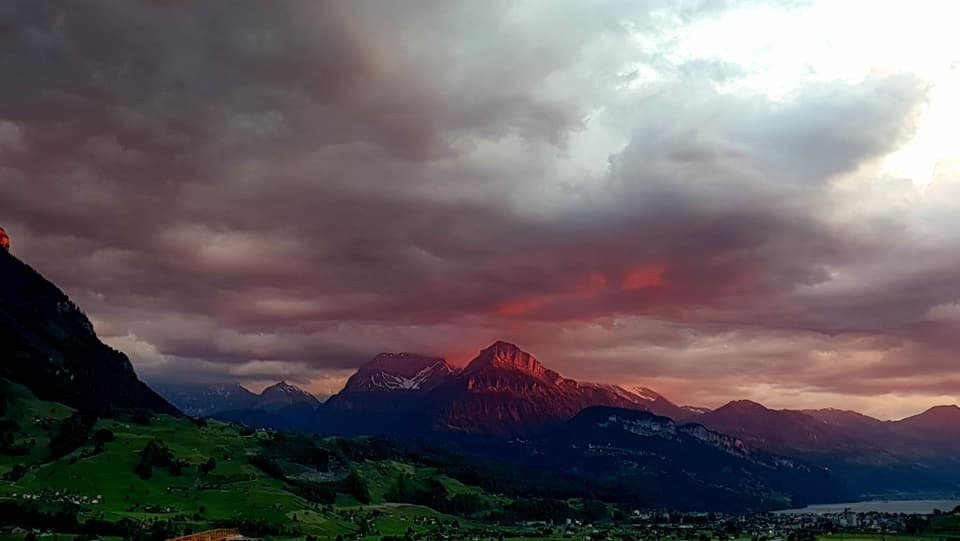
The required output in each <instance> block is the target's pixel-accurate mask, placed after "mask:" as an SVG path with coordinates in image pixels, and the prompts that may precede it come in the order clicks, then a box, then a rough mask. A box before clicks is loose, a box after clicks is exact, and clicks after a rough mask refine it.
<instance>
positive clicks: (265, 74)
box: [0, 1, 960, 396]
mask: <svg viewBox="0 0 960 541" xmlns="http://www.w3.org/2000/svg"><path fill="white" fill-rule="evenodd" d="M650 7H651V11H650V12H648V11H644V10H640V9H638V8H637V7H636V6H629V5H625V4H619V3H616V2H612V3H611V4H610V5H605V6H604V9H609V10H619V11H615V12H612V13H614V14H613V15H605V14H603V13H600V12H602V11H603V10H590V9H585V8H584V7H583V6H577V5H576V4H566V3H563V4H558V5H557V6H556V7H555V9H553V10H549V12H548V13H546V14H544V13H542V12H538V11H535V10H532V9H526V7H524V6H519V5H515V4H513V3H496V2H494V3H489V4H484V5H482V6H481V5H479V4H476V3H474V2H444V3H432V2H413V3H409V2H403V3H394V2H386V3H368V2H356V3H353V2H351V3H343V2H333V3H327V2H312V1H311V2H307V1H304V2H272V3H261V2H246V1H243V2H205V3H194V2H174V3H163V2H119V1H117V2H110V1H99V2H92V3H85V4H83V5H82V6H81V5H80V4H72V3H59V2H36V1H24V2H12V3H8V4H6V5H4V6H3V8H2V10H0V32H2V33H3V35H4V36H5V41H6V43H7V46H6V47H4V48H3V49H2V51H0V68H2V70H3V73H4V75H3V83H4V84H3V85H0V119H2V120H0V159H2V164H0V191H2V194H3V197H2V199H0V220H2V222H3V225H4V226H6V227H7V229H8V230H9V231H10V232H11V234H12V235H13V236H14V243H15V247H16V252H17V253H18V254H19V255H20V256H21V257H22V258H24V259H25V260H27V261H28V262H30V263H31V264H33V265H35V266H36V267H38V268H39V269H40V270H41V271H42V272H44V273H45V274H47V275H49V276H50V277H51V278H53V279H54V280H55V281H56V282H57V283H59V284H61V285H63V286H64V287H65V288H66V289H67V290H68V291H69V292H70V294H71V295H72V296H74V297H76V298H77V300H78V301H79V302H80V304H81V305H82V306H84V307H85V308H86V309H87V310H88V311H89V312H90V313H91V314H92V316H93V317H94V319H95V322H96V324H97V328H98V331H99V332H100V333H101V334H102V335H104V336H107V337H110V340H111V341H112V343H114V344H116V345H118V347H122V348H124V349H126V350H127V351H128V352H129V353H130V354H131V357H132V358H133V359H134V361H135V362H136V363H137V366H138V369H139V370H140V371H141V373H144V374H146V375H148V376H149V377H152V378H170V377H177V378H182V377H192V378H197V379H223V378H232V379H238V380H250V379H271V378H279V377H285V378H287V379H290V380H294V381H302V382H308V381H311V380H315V379H318V378H322V377H324V375H325V374H329V373H330V372H329V371H331V370H333V371H339V370H347V369H350V368H352V367H355V366H357V365H358V364H359V363H360V362H363V361H364V360H365V359H366V358H367V357H369V356H370V355H372V354H374V353H376V352H378V351H381V350H413V351H423V352H429V353H441V354H447V355H450V356H451V357H453V358H455V359H456V360H460V361H462V360H465V359H466V358H468V357H469V355H471V354H472V352H474V351H475V350H476V349H478V348H479V347H481V346H483V345H484V344H485V342H487V341H489V340H493V339H496V338H506V339H512V340H516V341H518V342H519V343H521V344H522V345H525V346H529V347H531V348H532V349H534V351H535V352H536V353H540V354H541V355H542V356H544V357H545V359H546V360H547V361H548V362H549V363H550V364H553V365H556V366H558V367H559V368H561V369H564V370H565V371H567V372H569V373H571V374H573V375H581V376H587V377H593V378H595V379H612V378H614V379H619V380H628V379H631V374H635V375H636V376H635V377H634V378H633V379H637V380H639V379H642V378H643V377H652V378H657V377H673V378H684V377H689V378H693V379H694V380H696V378H698V377H700V376H698V374H709V373H711V370H712V369H708V368H706V367H709V366H716V367H726V368H725V369H726V370H728V371H730V370H733V371H737V370H740V369H751V370H753V373H755V375H756V381H758V382H760V383H765V382H771V381H776V380H777V379H778V378H785V377H787V376H789V375H791V374H792V375H793V376H796V377H797V378H798V380H797V381H798V382H799V383H798V385H800V386H803V385H809V386H811V387H814V388H817V389H821V390H824V391H840V392H843V391H845V390H846V391H849V392H851V393H857V392H865V391H864V389H874V388H876V389H880V388H882V387H883V385H884V382H887V383H890V382H891V381H893V380H894V379H896V378H899V377H901V376H903V375H904V374H905V373H906V371H907V370H908V369H910V368H911V367H917V366H921V365H922V366H923V367H924V368H923V371H924V373H925V374H933V373H936V371H937V370H939V369H942V367H944V366H946V365H945V364H943V363H945V362H947V361H946V359H947V357H946V356H944V355H939V354H938V355H927V356H925V357H924V360H922V361H916V363H919V364H916V363H915V362H914V361H912V360H909V359H912V355H913V354H914V353H916V352H924V351H930V350H937V351H939V348H940V347H941V346H946V345H947V344H950V343H951V340H950V338H949V332H946V331H945V330H944V329H945V327H944V325H945V324H944V323H942V322H941V323H936V324H935V323H929V324H924V323H923V322H925V321H926V320H927V319H928V316H929V311H930V310H931V309H933V308H934V307H936V306H939V305H942V304H944V303H949V302H950V300H951V299H956V298H957V297H958V296H960V280H958V279H957V278H956V277H955V276H954V275H953V274H952V273H951V272H949V271H950V269H951V268H952V267H951V265H949V264H948V263H949V262H947V261H944V260H935V259H933V258H931V257H930V256H931V254H932V253H934V252H933V251H932V250H934V249H936V248H937V247H918V248H916V250H918V252H919V253H918V254H915V255H917V257H916V258H914V260H913V261H911V262H909V264H908V263H900V264H896V265H895V268H893V267H891V268H890V269H888V270H887V271H883V272H876V273H873V272H868V271H867V270H866V264H865V263H864V262H876V261H881V260H888V259H889V258H890V257H891V256H890V254H891V253H892V252H896V253H906V252H903V251H901V245H906V244H907V243H908V240H909V232H905V231H904V229H903V226H902V225H901V224H898V223H890V224H886V227H889V231H890V234H889V235H887V234H884V235H883V236H882V237H878V235H876V234H875V233H876V232H877V231H880V226H879V225H877V226H873V225H869V224H868V223H867V222H866V221H858V222H855V223H845V222H844V221H843V220H840V219H838V218H837V216H838V214H839V215H841V216H842V207H843V205H844V204H846V199H844V198H843V197H842V196H840V195H837V193H836V192H835V190H834V189H833V187H832V184H831V182H832V179H835V178H836V177H838V176H842V175H845V174H849V173H852V172H854V171H856V170H857V169H858V168H860V167H861V166H863V165H864V164H868V163H870V162H871V161H872V160H876V159H877V158H878V157H880V156H883V155H884V154H886V153H888V152H889V151H891V150H892V149H895V148H896V147H897V146H898V145H900V144H901V143H902V142H903V141H904V140H905V138H906V137H908V136H909V135H910V131H911V129H912V119H913V114H914V111H915V109H916V107H917V106H918V105H919V104H921V103H922V102H923V100H924V96H925V92H926V86H925V83H923V82H922V81H920V80H918V79H917V78H915V77H912V76H910V75H887V76H881V75H876V76H871V77H868V78H867V79H866V80H864V81H863V82H860V83H857V84H847V83H840V82H836V83H819V84H811V85H806V86H804V87H803V88H801V89H799V91H798V92H797V93H796V95H793V96H791V97H790V99H785V100H779V101H774V100H771V99H769V98H766V97H763V96H759V95H752V94H731V93H726V92H720V91H719V90H718V89H717V87H716V84H717V83H718V82H725V81H730V80H735V79H737V78H739V77H742V76H743V74H744V73H745V71H744V70H742V69H740V68H739V67H738V66H736V65H731V64H728V63H727V64H725V63H722V62H719V61H703V62H686V63H683V64H682V65H679V66H670V65H667V64H664V63H665V62H666V60H664V59H663V58H662V55H660V56H658V55H657V54H653V53H651V54H648V55H647V58H650V59H653V60H652V62H654V64H655V65H661V66H663V69H664V70H665V71H664V73H666V74H667V75H665V76H664V77H663V78H661V79H660V80H658V81H655V82H653V83H650V84H648V85H646V86H645V87H644V88H643V91H642V92H639V93H637V94H636V95H631V96H629V97H623V96H621V95H619V94H617V95H611V94H609V93H608V91H607V90H603V89H602V88H600V87H601V86H602V84H606V83H610V84H621V82H622V81H623V80H624V74H623V73H622V71H621V67H620V65H619V64H618V62H620V60H622V59H621V58H619V57H617V55H618V54H623V53H619V52H618V49H619V47H617V46H614V45H610V43H616V42H617V40H621V39H627V38H628V37H629V34H630V33H631V32H640V33H644V34H645V35H652V36H657V35H659V34H660V33H662V31H661V29H660V28H659V27H658V26H657V25H658V24H661V23H662V21H663V20H664V19H663V12H664V8H666V11H667V12H670V13H672V14H673V15H672V18H671V19H670V20H671V21H681V22H687V21H690V20H695V19H697V18H698V17H707V16H711V15H712V14H714V13H717V12H718V11H722V10H723V9H724V5H723V4H721V3H703V4H702V5H697V6H694V7H693V8H689V6H688V8H689V9H687V8H685V9H674V7H673V6H671V4H669V3H666V4H664V5H663V6H660V5H658V6H650ZM654 7H656V8H657V9H658V10H660V11H658V13H659V14H658V15H656V16H654V15H651V12H652V11H653V8H654ZM671 10H672V11H671ZM605 44H606V45H605ZM633 78H635V77H634V76H630V77H628V79H633ZM601 102H604V103H603V104H604V107H605V108H606V111H607V113H608V114H610V115H612V116H613V117H614V118H616V119H617V122H618V123H619V125H620V126H619V127H620V128H622V130H623V131H624V132H625V133H627V134H628V138H629V140H628V142H627V144H626V145H625V147H618V148H609V149H606V153H607V155H609V156H610V166H609V168H607V169H606V170H604V171H602V172H600V173H590V172H571V171H575V170H574V169H573V168H571V169H569V170H567V169H564V168H563V167H562V166H561V165H558V164H562V163H564V160H566V159H568V158H570V155H571V154H572V153H574V150H575V149H573V148H571V145H572V143H571V140H572V139H573V138H575V137H578V136H579V135H580V134H582V133H583V132H584V131H585V130H586V128H587V126H588V125H589V123H590V122H591V117H592V115H596V114H597V110H598V104H599V103H601ZM844 273H852V274H855V275H856V276H857V277H858V278H863V279H862V280H857V281H856V283H855V284H853V285H851V284H848V283H846V282H843V281H842V278H843V276H846V275H845V274H844ZM838 276H839V277H840V278H838ZM837 284H839V285H837ZM891 286H895V287H891ZM936 325H939V327H937V326H936ZM863 336H866V337H873V338H874V339H878V338H876V337H881V338H883V337H891V339H896V340H900V341H902V342H901V344H906V345H903V346H898V347H895V346H891V347H888V348H886V349H884V351H885V352H886V353H885V355H886V356H887V358H886V360H881V361H876V363H879V364H876V363H874V361H870V362H871V363H874V364H870V366H871V367H872V368H871V370H875V371H874V372H873V373H875V374H877V376H876V378H875V379H876V383H875V385H874V383H870V382H867V383H863V384H858V385H859V386H854V385H849V386H848V385H841V384H838V383H836V382H837V381H840V380H837V379H836V378H834V379H830V378H829V377H824V374H833V372H829V371H824V369H823V367H822V366H821V365H820V364H819V363H818V362H817V361H816V359H812V357H816V351H821V350H824V351H825V350H829V349H831V348H832V349H835V350H837V351H840V352H841V353H840V354H841V355H843V356H845V358H846V359H847V361H846V363H847V366H849V367H850V370H851V373H853V372H854V371H856V370H860V369H862V368H863V367H864V366H866V364H864V363H865V361H862V359H860V357H858V352H862V351H866V352H868V353H870V352H873V351H876V350H877V349H878V347H877V346H876V342H870V343H864V342H863V341H862V340H861V339H860V338H858V337H863ZM761 343H762V347H760V346H759V345H758V344H761ZM907 354H909V355H910V356H909V357H908V356H905V355H907ZM877 367H882V369H879V368H877ZM723 369H724V368H716V370H718V371H719V370H723ZM335 373H340V372H335ZM898 381H899V380H898ZM898 384H899V383H898ZM902 385H903V388H904V389H915V390H918V391H922V392H927V391H929V390H930V389H931V388H932V387H931V386H930V385H929V384H928V383H925V382H923V381H919V380H918V381H917V382H916V385H915V386H911V385H912V384H911V383H910V382H904V383H902ZM934 387H936V386H935V385H934ZM720 394H722V393H720ZM692 396H699V395H692ZM715 396H719V394H718V395H715Z"/></svg>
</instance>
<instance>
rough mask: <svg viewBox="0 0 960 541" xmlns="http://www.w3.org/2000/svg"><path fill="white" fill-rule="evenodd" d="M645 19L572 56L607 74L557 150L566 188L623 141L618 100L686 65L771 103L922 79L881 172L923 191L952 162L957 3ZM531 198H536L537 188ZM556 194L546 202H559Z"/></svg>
mask: <svg viewBox="0 0 960 541" xmlns="http://www.w3.org/2000/svg"><path fill="white" fill-rule="evenodd" d="M654 18H655V19H657V21H658V22H657V26H659V28H658V30H657V31H655V32H652V31H650V29H649V27H645V26H643V25H640V26H637V27H636V28H634V29H631V27H630V25H629V24H628V23H624V26H625V28H627V30H628V34H631V35H630V36H629V37H625V36H623V35H618V36H616V38H615V39H610V36H607V37H606V38H600V39H598V40H597V41H595V42H594V43H593V44H592V45H588V46H587V47H586V48H585V49H584V50H583V51H582V52H583V58H582V62H581V65H580V66H579V67H578V68H574V69H575V70H577V71H580V73H578V75H579V76H583V74H584V73H583V70H584V65H586V66H587V67H588V68H587V69H588V70H589V69H590V68H594V69H595V68H596V67H597V66H598V65H602V66H604V67H605V68H606V67H611V66H610V63H611V62H612V63H613V66H612V68H613V70H614V73H615V74H616V75H617V76H616V77H614V78H610V79H603V82H604V83H605V84H608V85H610V86H609V87H607V88H605V89H603V90H600V89H598V88H596V87H594V88H592V89H590V90H589V98H587V100H586V103H582V105H586V106H587V107H588V108H587V109H586V111H585V112H586V115H587V116H586V118H585V122H584V125H583V127H582V129H580V130H577V131H575V132H574V133H572V134H570V137H569V139H568V140H567V144H566V145H565V148H564V149H563V150H561V151H560V152H559V154H558V156H556V160H557V161H556V163H555V166H556V170H557V171H563V172H565V175H564V176H566V177H567V178H566V179H565V180H564V184H566V185H567V186H576V185H581V186H589V185H591V184H595V183H596V181H597V180H598V179H601V178H602V177H603V176H604V174H605V172H606V171H607V168H608V158H609V157H610V156H611V155H614V154H616V153H618V152H620V151H621V150H622V149H623V148H624V147H625V146H626V144H627V143H628V142H629V139H630V130H631V126H629V125H628V124H629V119H628V117H629V115H628V116H627V117H624V116H623V113H624V111H625V107H627V108H629V106H624V104H629V103H631V100H632V99H634V98H635V97H636V96H639V95H642V94H643V93H644V92H647V91H649V89H650V88H653V87H655V86H656V85H657V84H658V83H660V82H662V81H664V80H666V79H669V78H672V77H675V76H677V75H678V74H679V73H680V72H681V71H682V70H683V68H682V67H683V66H684V65H685V64H686V65H688V66H695V63H694V64H690V63H693V62H695V61H700V62H703V61H706V63H702V64H701V66H709V65H711V63H712V65H719V66H724V65H726V66H730V67H731V68H733V69H735V70H736V71H737V73H734V74H733V75H731V76H730V77H728V78H724V79H722V80H716V81H715V87H716V88H717V89H718V90H719V91H721V92H725V93H738V94H747V95H750V94H759V95H763V96H765V97H766V98H768V99H771V100H775V101H786V100H790V99H792V98H793V97H794V95H795V93H796V92H797V91H798V90H799V89H800V88H802V87H803V86H804V85H805V84H810V83H823V82H841V83H845V84H857V83H859V82H861V81H863V80H864V79H865V78H867V77H868V76H871V75H876V74H879V75H883V74H895V73H904V72H909V73H913V74H915V75H917V76H918V77H919V78H920V79H922V80H923V81H926V82H928V83H929V84H930V88H929V91H928V95H927V98H928V99H927V103H926V104H925V107H922V108H921V110H920V111H919V112H918V117H917V118H916V119H915V132H914V135H913V137H912V138H911V139H910V140H908V141H907V142H906V143H905V144H904V145H903V146H901V147H900V148H899V149H897V150H896V151H894V152H892V153H891V154H890V155H888V156H886V157H885V158H884V159H883V160H882V162H883V163H882V166H881V168H880V173H881V174H883V175H885V176H888V177H893V178H901V179H910V180H911V181H912V182H913V183H914V185H916V186H917V187H920V188H922V187H924V186H925V185H926V184H927V183H929V182H930V180H931V178H932V177H933V176H934V174H935V171H936V170H937V166H938V164H941V163H945V162H946V161H947V160H954V161H956V160H957V159H958V158H960V145H958V144H957V143H956V138H955V137H954V136H953V130H954V126H955V125H956V124H957V122H958V120H960V39H957V38H956V34H955V32H956V30H955V27H956V21H958V20H960V2H951V1H936V0H900V1H883V2H875V1H870V0H820V1H813V2H799V3H795V4H794V5H788V6H784V5H777V4H776V3H764V2H749V3H743V4H740V5H734V6H733V7H731V8H730V9H725V10H721V11H718V12H717V13H716V14H711V15H710V16H707V17H704V18H699V19H694V20H693V22H691V23H689V24H686V23H685V22H684V21H683V20H681V19H679V18H676V17H673V18H670V17H666V16H664V17H659V18H656V17H654ZM613 41H616V43H613ZM692 69H697V68H696V67H694V68H692ZM705 75H706V76H709V74H705ZM575 78H576V76H575ZM581 78H582V77H581ZM563 82H564V86H565V87H566V88H568V89H569V88H575V86H573V85H570V86H567V84H568V83H569V82H570V81H568V80H564V81H563ZM580 90H587V89H585V88H582V87H581V88H580ZM539 195H540V203H539V204H540V205H544V200H543V197H542V195H543V192H542V191H540V192H539ZM561 201H564V198H563V197H561V198H560V199H558V200H557V201H556V202H555V203H556V204H559V205H561V206H562V203H560V202H561ZM545 206H548V207H551V206H553V205H545Z"/></svg>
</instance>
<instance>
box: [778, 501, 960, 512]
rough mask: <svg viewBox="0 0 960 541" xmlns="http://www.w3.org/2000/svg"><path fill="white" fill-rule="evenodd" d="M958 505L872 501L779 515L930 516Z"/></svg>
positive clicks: (819, 506)
mask: <svg viewBox="0 0 960 541" xmlns="http://www.w3.org/2000/svg"><path fill="white" fill-rule="evenodd" d="M958 505H960V500H870V501H863V502H850V503H828V504H819V505H809V506H807V507H803V508H801V509H787V510H785V511H777V513H785V514H800V513H812V514H817V515H829V514H834V513H842V512H844V510H846V509H849V510H851V511H853V512H854V513H903V514H910V515H912V514H919V515H929V514H932V513H933V510H934V509H939V510H941V511H944V512H949V511H953V509H954V508H955V507H957V506H958Z"/></svg>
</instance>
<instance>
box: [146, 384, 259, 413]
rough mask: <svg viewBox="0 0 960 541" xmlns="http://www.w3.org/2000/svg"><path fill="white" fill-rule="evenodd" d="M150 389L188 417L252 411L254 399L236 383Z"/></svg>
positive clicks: (172, 385)
mask: <svg viewBox="0 0 960 541" xmlns="http://www.w3.org/2000/svg"><path fill="white" fill-rule="evenodd" d="M150 386H151V387H152V388H153V389H154V390H155V391H157V392H158V393H159V394H160V396H162V397H164V398H165V399H167V401H169V402H170V403H171V404H173V405H174V406H176V407H177V408H179V409H180V411H182V412H184V413H186V414H187V415H190V416H191V417H209V416H211V415H213V414H215V413H220V412H225V411H238V410H246V409H250V408H252V407H253V404H254V402H255V401H256V399H257V395H256V394H254V393H252V392H250V391H249V390H247V389H246V388H245V387H243V386H242V385H239V384H237V383H231V384H204V383H152V384H150Z"/></svg>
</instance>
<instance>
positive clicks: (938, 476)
mask: <svg viewBox="0 0 960 541" xmlns="http://www.w3.org/2000/svg"><path fill="white" fill-rule="evenodd" d="M697 421H698V422H700V423H703V424H704V425H705V426H707V427H709V428H711V429H713V430H717V431H719V432H723V433H726V434H731V435H734V436H736V437H739V438H742V439H743V440H744V441H745V442H747V443H748V444H750V445H752V446H755V447H758V448H761V449H764V450H766V451H769V452H773V453H778V454H781V455H784V456H788V457H791V458H794V459H797V460H803V461H805V462H808V463H810V464H814V465H816V466H819V467H824V468H829V469H830V470H831V471H833V472H834V473H835V474H836V475H837V477H838V478H839V479H840V480H841V481H842V482H843V483H844V484H845V486H846V487H847V490H848V491H849V492H851V493H853V494H857V495H860V496H871V497H874V496H880V497H886V496H888V495H897V494H903V493H912V494H922V493H927V494H937V495H956V494H958V493H960V459H958V458H957V457H958V456H960V408H957V407H955V406H941V407H936V408H933V409H931V410H928V411H927V412H924V413H922V414H920V415H916V416H914V417H910V418H907V419H904V420H901V421H881V420H879V419H874V418H872V417H868V416H866V415H863V414H860V413H857V412H853V411H845V410H836V409H820V410H805V411H795V410H772V409H769V408H766V407H764V406H762V405H760V404H757V403H754V402H749V401H735V402H731V403H729V404H726V405H724V406H722V407H720V408H718V409H717V410H714V411H712V412H709V413H705V414H703V415H701V416H699V417H697Z"/></svg>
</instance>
